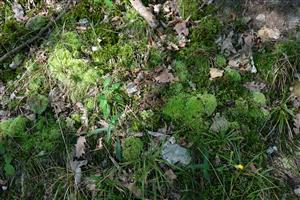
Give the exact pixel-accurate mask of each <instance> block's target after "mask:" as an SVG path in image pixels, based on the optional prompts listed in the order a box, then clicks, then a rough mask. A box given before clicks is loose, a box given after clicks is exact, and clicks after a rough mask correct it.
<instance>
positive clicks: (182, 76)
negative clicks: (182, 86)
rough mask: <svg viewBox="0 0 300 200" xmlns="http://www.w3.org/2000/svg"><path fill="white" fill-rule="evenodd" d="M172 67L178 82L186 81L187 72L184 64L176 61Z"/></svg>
mask: <svg viewBox="0 0 300 200" xmlns="http://www.w3.org/2000/svg"><path fill="white" fill-rule="evenodd" d="M173 65H174V68H175V72H176V75H177V76H178V78H179V80H180V81H181V82H185V81H188V78H189V71H188V69H187V67H186V65H185V63H184V62H182V61H181V60H176V61H174V62H173Z"/></svg>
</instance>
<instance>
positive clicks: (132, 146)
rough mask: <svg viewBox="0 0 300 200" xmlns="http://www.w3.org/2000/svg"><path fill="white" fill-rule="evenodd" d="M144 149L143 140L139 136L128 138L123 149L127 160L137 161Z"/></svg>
mask: <svg viewBox="0 0 300 200" xmlns="http://www.w3.org/2000/svg"><path fill="white" fill-rule="evenodd" d="M142 151H143V142H142V140H141V139H139V138H134V137H130V138H126V139H125V143H124V149H123V157H124V159H125V160H126V161H135V160H137V159H139V158H140V155H141V153H142Z"/></svg>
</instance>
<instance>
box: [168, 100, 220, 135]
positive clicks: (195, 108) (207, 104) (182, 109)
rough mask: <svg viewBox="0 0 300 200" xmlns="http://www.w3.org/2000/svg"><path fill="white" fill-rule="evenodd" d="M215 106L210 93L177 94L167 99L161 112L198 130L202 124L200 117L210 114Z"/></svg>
mask: <svg viewBox="0 0 300 200" xmlns="http://www.w3.org/2000/svg"><path fill="white" fill-rule="evenodd" d="M216 108H217V100H216V98H215V96H214V95H212V94H202V95H195V96H191V95H188V94H179V95H176V96H173V97H171V98H170V99H169V101H168V102H167V104H166V105H165V106H164V108H163V113H164V114H165V115H166V116H168V117H170V118H171V119H172V120H175V121H178V122H179V121H180V122H183V123H184V124H185V125H187V126H188V127H191V128H193V129H195V130H199V129H201V128H202V127H203V126H204V123H203V121H202V119H203V118H204V117H208V116H210V115H212V113H213V112H214V111H215V109H216Z"/></svg>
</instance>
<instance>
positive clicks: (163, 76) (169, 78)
mask: <svg viewBox="0 0 300 200" xmlns="http://www.w3.org/2000/svg"><path fill="white" fill-rule="evenodd" d="M155 80H156V81H157V82H158V83H172V82H173V81H175V80H176V78H175V77H174V76H173V74H172V73H170V72H169V71H168V70H167V69H164V70H163V71H162V72H161V73H160V74H159V75H158V76H157V77H155Z"/></svg>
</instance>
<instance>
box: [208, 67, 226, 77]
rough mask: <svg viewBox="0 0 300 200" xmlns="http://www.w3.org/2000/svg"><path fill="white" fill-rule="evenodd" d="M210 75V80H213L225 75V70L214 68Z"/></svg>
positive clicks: (210, 70)
mask: <svg viewBox="0 0 300 200" xmlns="http://www.w3.org/2000/svg"><path fill="white" fill-rule="evenodd" d="M209 74H210V78H209V79H210V80H213V79H215V78H218V77H222V76H223V74H224V70H221V69H217V68H214V67H212V68H210V69H209Z"/></svg>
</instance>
